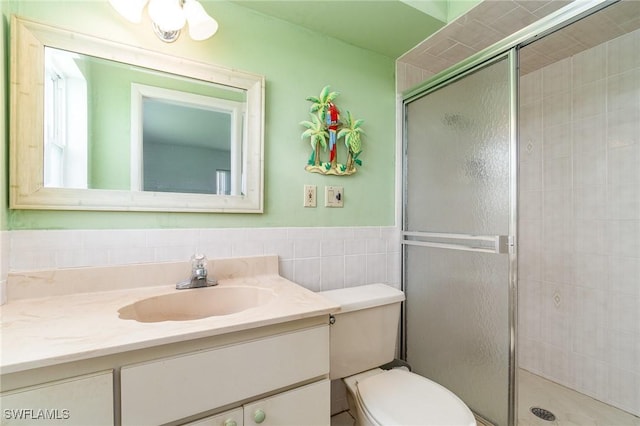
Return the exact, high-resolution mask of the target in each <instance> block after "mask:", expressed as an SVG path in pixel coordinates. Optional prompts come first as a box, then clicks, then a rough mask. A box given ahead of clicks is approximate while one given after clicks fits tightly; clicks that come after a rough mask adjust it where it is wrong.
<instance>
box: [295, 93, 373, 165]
mask: <svg viewBox="0 0 640 426" xmlns="http://www.w3.org/2000/svg"><path fill="white" fill-rule="evenodd" d="M338 95H339V93H338V92H331V91H330V86H325V87H324V88H323V89H322V91H321V92H320V96H309V97H308V98H307V100H308V101H310V102H311V103H312V104H311V108H310V110H309V115H310V117H311V120H307V121H301V122H300V125H301V126H303V127H304V128H305V129H306V130H305V131H304V132H302V139H307V138H309V142H310V143H311V155H310V157H309V160H308V161H307V166H306V167H305V170H307V171H308V172H311V173H320V174H324V175H337V176H348V175H352V174H354V173H355V172H356V171H357V168H356V165H358V166H361V165H362V160H360V159H359V156H360V154H361V153H362V135H364V130H363V129H362V124H363V123H364V120H356V119H354V118H353V116H352V115H351V112H349V111H346V110H345V117H346V120H345V121H344V122H341V121H340V110H339V109H338V107H337V106H336V105H335V103H334V100H335V99H336V98H337V97H338ZM340 139H344V145H345V147H346V149H347V161H346V163H345V164H341V163H339V162H338V149H337V141H338V140H340ZM327 147H328V148H329V161H322V160H321V159H320V155H321V149H322V151H324V152H327Z"/></svg>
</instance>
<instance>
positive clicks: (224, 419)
mask: <svg viewBox="0 0 640 426" xmlns="http://www.w3.org/2000/svg"><path fill="white" fill-rule="evenodd" d="M184 426H242V408H236V409H234V410H230V411H225V412H224V413H220V414H216V415H215V416H211V417H207V418H206V419H200V420H197V421H195V422H192V423H187V424H185V425H184Z"/></svg>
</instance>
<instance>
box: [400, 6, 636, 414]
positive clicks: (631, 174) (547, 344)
mask: <svg viewBox="0 0 640 426" xmlns="http://www.w3.org/2000/svg"><path fill="white" fill-rule="evenodd" d="M597 3H598V2H591V3H589V4H587V3H586V2H582V4H580V5H575V4H574V5H572V6H569V7H567V9H566V10H563V11H559V13H557V14H555V15H553V16H551V17H549V19H545V21H544V22H542V21H541V22H539V23H538V24H536V25H535V28H534V29H533V30H532V31H531V32H530V33H529V34H519V35H516V36H514V37H513V38H512V39H510V40H505V41H504V42H503V43H501V44H500V45H499V46H497V47H496V48H495V49H493V50H492V51H487V52H481V53H480V54H478V55H476V57H473V58H470V59H469V60H467V61H465V62H464V63H462V64H460V65H459V66H458V67H455V69H454V70H452V71H445V72H444V73H442V74H441V75H438V76H436V77H435V78H434V79H432V80H430V81H428V82H426V83H425V84H424V85H422V87H421V88H420V89H417V90H414V91H412V92H411V93H409V94H407V95H406V96H405V99H404V111H403V112H404V160H403V174H404V176H403V182H404V184H403V191H404V194H403V285H404V290H405V292H406V294H407V302H406V306H405V312H404V322H403V324H404V330H403V355H404V357H405V358H406V359H407V361H408V362H409V363H410V364H411V365H412V367H413V368H414V370H415V371H416V372H417V373H418V374H422V375H424V376H426V377H429V378H431V379H432V380H434V381H436V382H438V383H441V384H442V385H443V386H445V387H447V388H449V389H450V390H452V391H453V392H454V393H456V394H457V395H458V396H460V398H461V399H463V400H464V401H465V402H466V403H467V405H469V407H470V408H471V409H472V410H473V411H474V412H475V413H476V415H478V417H479V418H480V419H482V420H483V421H486V422H487V423H493V424H496V425H513V424H516V423H517V422H518V419H520V423H522V424H528V423H527V421H528V420H527V419H528V418H527V415H530V414H529V413H528V412H527V413H525V412H522V410H521V412H518V411H517V405H516V400H517V398H518V393H520V394H521V396H522V397H523V399H524V397H525V396H526V398H527V401H526V404H529V402H528V398H531V392H530V390H529V389H521V390H520V392H519V391H518V383H517V377H518V374H530V373H533V374H534V375H536V377H537V376H540V377H543V378H545V379H549V380H551V381H552V382H555V383H558V384H560V385H563V386H565V387H568V388H571V389H573V390H575V391H577V392H580V393H582V394H586V395H588V396H591V397H593V398H596V399H598V400H600V401H602V402H604V403H606V404H609V405H612V406H615V407H618V408H619V409H621V410H623V411H624V412H625V413H628V414H624V415H628V416H629V417H621V418H623V419H627V420H620V422H622V423H620V424H626V423H624V422H625V421H627V422H630V423H629V424H636V423H634V422H635V421H636V420H638V419H637V418H636V417H633V415H635V416H640V30H638V29H637V28H638V27H640V2H634V1H621V2H619V3H615V4H610V3H611V2H608V3H607V4H606V5H605V4H597ZM605 6H606V7H605ZM489 50H491V49H489ZM523 382H524V381H523ZM532 398H533V400H534V402H533V403H535V401H536V400H541V401H542V400H544V398H537V397H536V395H533V397H532ZM587 399H588V398H582V399H580V400H581V401H584V400H587ZM521 405H522V404H521ZM529 408H531V407H528V406H526V407H524V410H527V411H528V410H529ZM541 408H547V407H541ZM556 414H557V416H558V421H559V423H560V424H562V421H563V419H562V414H565V413H556ZM575 419H576V417H573V420H574V421H575ZM633 419H635V420H633ZM567 420H568V419H565V421H567ZM601 424H606V420H601Z"/></svg>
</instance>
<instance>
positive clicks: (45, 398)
mask: <svg viewBox="0 0 640 426" xmlns="http://www.w3.org/2000/svg"><path fill="white" fill-rule="evenodd" d="M0 406H1V407H2V413H0V414H1V415H2V418H1V421H0V423H1V424H2V425H3V426H4V425H7V426H8V425H34V424H37V425H54V424H55V425H59V424H64V425H65V426H74V425H77V426H86V425H92V426H103V425H104V426H106V425H113V373H112V372H111V371H108V372H103V373H96V374H92V375H88V376H81V377H74V378H71V379H65V380H60V381H56V382H51V383H46V384H43V385H37V386H30V387H28V388H24V389H18V390H14V391H9V392H4V393H2V395H0Z"/></svg>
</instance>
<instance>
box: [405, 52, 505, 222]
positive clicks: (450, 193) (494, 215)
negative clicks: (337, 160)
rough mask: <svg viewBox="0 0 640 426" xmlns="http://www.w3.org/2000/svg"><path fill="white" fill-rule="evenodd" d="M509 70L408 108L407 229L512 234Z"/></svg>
mask: <svg viewBox="0 0 640 426" xmlns="http://www.w3.org/2000/svg"><path fill="white" fill-rule="evenodd" d="M507 65H508V64H507V62H506V61H504V60H503V61H501V62H498V63H495V64H493V65H491V66H489V67H488V68H485V69H483V70H481V71H479V72H476V73H474V74H472V75H470V76H467V77H465V78H464V79H462V80H458V81H456V82H454V83H453V84H450V85H448V86H445V87H444V88H442V89H440V90H437V91H436V92H433V93H430V94H429V95H427V96H425V97H422V98H420V99H418V100H416V101H414V102H412V103H410V104H409V105H408V106H407V108H406V122H407V129H406V138H407V141H408V144H407V146H406V155H407V157H406V161H407V163H406V172H407V173H406V183H405V185H406V191H407V193H406V194H407V198H406V211H405V230H408V231H434V230H438V232H458V233H466V234H474V233H484V234H506V233H507V230H508V224H509V220H508V217H509V201H508V200H509V123H510V121H509V111H510V109H509V105H510V104H509V67H508V66H507Z"/></svg>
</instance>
